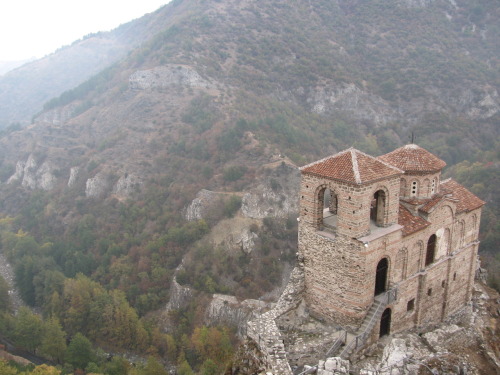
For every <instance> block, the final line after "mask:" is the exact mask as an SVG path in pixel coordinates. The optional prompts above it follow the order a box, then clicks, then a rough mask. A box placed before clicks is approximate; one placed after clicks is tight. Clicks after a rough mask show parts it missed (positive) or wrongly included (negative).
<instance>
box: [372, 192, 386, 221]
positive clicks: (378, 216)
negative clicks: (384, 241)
mask: <svg viewBox="0 0 500 375" xmlns="http://www.w3.org/2000/svg"><path fill="white" fill-rule="evenodd" d="M388 217H389V190H388V189H387V188H386V187H385V186H378V187H377V188H376V189H374V193H373V195H372V199H371V201H370V219H371V220H373V222H374V223H375V225H377V226H379V227H383V226H386V225H387V222H388Z"/></svg>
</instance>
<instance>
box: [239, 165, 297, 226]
mask: <svg viewBox="0 0 500 375" xmlns="http://www.w3.org/2000/svg"><path fill="white" fill-rule="evenodd" d="M299 186H300V172H299V170H298V169H297V168H295V167H293V166H291V165H289V164H285V163H282V164H281V166H279V167H278V168H276V169H275V170H274V171H273V173H272V174H271V175H270V176H269V178H268V179H267V180H265V181H264V182H263V183H261V184H259V185H258V186H257V187H256V188H254V189H252V190H251V191H249V192H248V193H246V194H245V195H244V196H243V200H242V203H241V210H242V212H243V215H244V216H246V217H250V218H254V219H263V218H266V217H281V218H286V217H288V216H289V215H290V214H293V213H296V212H298V210H299V201H298V196H299Z"/></svg>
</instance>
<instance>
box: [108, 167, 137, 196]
mask: <svg viewBox="0 0 500 375" xmlns="http://www.w3.org/2000/svg"><path fill="white" fill-rule="evenodd" d="M142 184H143V181H142V180H141V179H140V178H139V177H138V176H135V175H132V174H128V173H126V174H125V175H123V176H121V177H120V179H119V180H118V182H117V183H116V185H115V186H114V187H113V194H114V195H116V196H117V197H120V198H128V197H130V196H131V195H132V194H133V193H134V192H137V191H138V190H139V189H140V187H141V186H142Z"/></svg>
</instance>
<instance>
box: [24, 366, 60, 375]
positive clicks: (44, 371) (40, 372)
mask: <svg viewBox="0 0 500 375" xmlns="http://www.w3.org/2000/svg"><path fill="white" fill-rule="evenodd" d="M30 374H32V375H59V374H61V371H59V370H58V369H56V368H55V367H52V366H47V365H45V364H44V365H40V366H36V367H35V368H34V369H33V371H32V372H30Z"/></svg>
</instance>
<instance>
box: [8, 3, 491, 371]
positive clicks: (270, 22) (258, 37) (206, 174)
mask: <svg viewBox="0 0 500 375" xmlns="http://www.w3.org/2000/svg"><path fill="white" fill-rule="evenodd" d="M162 12H164V13H162V14H163V16H164V20H165V25H164V27H163V28H160V27H159V23H158V22H160V21H159V20H161V19H162V18H157V23H155V27H154V28H151V29H148V27H150V24H149V23H148V22H142V23H140V22H139V23H138V25H142V27H144V28H145V29H141V30H140V33H141V35H154V36H152V37H151V38H149V39H148V40H147V41H145V42H143V43H142V44H141V45H140V46H138V47H137V48H135V49H133V50H131V52H130V53H129V54H128V55H127V56H125V57H124V58H123V59H122V60H120V61H117V62H116V63H114V64H113V65H111V66H109V67H107V68H106V69H105V70H103V71H101V72H100V73H99V74H97V75H95V76H93V77H92V78H90V79H89V80H88V81H86V82H84V83H82V84H81V85H79V86H77V87H74V88H72V89H71V90H69V91H66V92H64V93H63V94H62V95H61V96H59V97H56V98H53V99H51V100H50V101H47V102H46V103H45V105H44V110H43V111H42V112H41V113H39V114H37V115H36V116H35V118H34V121H33V124H32V125H30V126H28V127H27V128H24V129H21V128H20V127H11V128H9V129H6V130H4V131H3V133H2V136H1V138H0V144H1V146H0V215H1V217H2V222H1V225H2V227H1V246H2V247H1V251H2V253H3V254H4V255H5V256H7V258H8V259H9V261H10V262H11V263H12V265H13V266H14V268H15V278H16V284H17V285H18V287H19V289H20V292H21V295H22V297H23V299H24V300H25V302H26V303H27V304H28V305H30V306H36V307H37V308H38V309H39V310H40V311H41V312H42V315H43V317H44V319H45V320H44V322H43V323H41V322H40V324H42V326H43V325H47V324H50V322H53V324H56V323H55V322H57V325H58V327H59V329H60V330H61V331H62V332H64V335H65V336H66V337H68V338H70V339H74V338H75V337H77V336H76V335H77V334H78V333H80V334H81V335H83V336H84V337H85V338H86V339H88V340H91V342H92V343H93V344H95V345H96V346H99V347H101V348H103V349H104V350H108V351H113V352H129V353H130V352H134V353H137V354H140V355H141V356H143V357H144V358H146V357H147V356H148V355H151V356H154V357H156V358H158V359H161V360H163V361H165V363H168V364H169V365H178V366H179V368H183V369H184V370H183V371H185V372H182V373H186V374H187V373H190V372H189V371H195V372H197V373H207V374H208V373H218V372H217V371H219V372H220V371H222V370H223V369H224V368H225V367H226V366H227V365H228V364H229V363H230V358H231V355H232V350H230V348H231V343H234V342H235V340H236V338H235V331H234V326H233V327H232V326H231V324H229V323H227V324H226V323H224V324H223V325H224V326H212V327H211V328H207V327H206V325H209V324H210V323H211V321H210V318H208V317H207V312H206V307H207V306H208V305H209V304H210V301H211V298H212V294H213V293H223V294H230V295H235V296H237V297H238V298H240V299H244V298H254V299H259V298H261V299H263V300H272V299H273V298H276V295H277V293H278V292H279V288H280V287H281V286H282V281H283V280H282V279H283V277H284V276H285V277H286V275H287V272H289V270H290V268H291V267H292V266H293V264H294V262H295V252H296V236H297V233H296V230H297V224H296V217H297V198H298V193H297V188H298V177H297V174H298V173H297V166H300V165H303V164H305V163H307V162H309V161H312V160H315V159H317V158H321V157H324V156H326V155H329V154H332V153H334V152H338V151H340V150H342V149H343V148H346V147H350V146H354V147H356V148H359V149H360V150H362V151H365V152H368V153H370V154H372V155H375V156H377V155H380V154H382V153H386V152H388V151H391V150H392V149H394V148H396V147H399V146H401V145H403V144H405V143H407V142H408V141H409V137H410V136H411V134H412V133H413V134H414V136H415V137H416V143H418V144H419V145H420V146H422V147H424V148H426V149H427V150H429V151H430V152H432V153H434V154H436V155H438V156H439V157H440V158H442V159H443V160H445V161H446V162H447V163H448V168H447V169H446V170H445V174H446V176H448V177H454V178H455V179H457V180H458V181H459V182H461V183H463V184H464V185H465V186H467V187H468V188H470V189H471V190H472V191H473V192H474V193H475V194H477V195H478V196H479V197H481V198H482V199H484V200H485V201H487V206H486V207H485V209H484V214H483V217H482V223H481V239H482V244H481V250H480V251H481V252H482V254H483V256H484V257H486V258H487V259H488V261H487V262H485V264H486V265H487V266H488V267H489V269H490V275H491V282H492V285H493V286H496V287H497V288H498V285H499V283H500V280H499V279H498V274H499V273H498V269H499V266H498V265H499V263H500V259H499V257H500V255H499V252H498V249H497V246H498V243H499V238H498V233H499V231H498V225H499V224H498V216H499V212H498V207H500V202H499V201H498V196H499V194H496V193H498V188H497V186H498V175H499V173H498V169H499V139H500V138H499V128H500V127H499V120H500V99H499V96H498V88H499V83H500V76H499V74H498V71H499V45H498V40H499V39H500V22H498V21H499V20H500V8H499V7H498V3H497V2H496V1H495V0H476V1H458V0H457V1H456V2H455V1H445V0H434V1H412V0H406V1H405V0H391V1H388V0H375V1H361V0H360V1H348V2H346V1H331V0H318V1H301V2H289V1H268V0H259V1H257V0H245V1H236V0H234V1H233V0H219V1H217V0H205V1H202V0H173V1H172V2H171V3H170V5H169V6H168V7H166V8H163V10H162ZM160 29H161V31H159V30H160ZM157 31H159V32H157ZM30 115H33V114H30ZM197 194H198V195H197ZM193 200H194V201H193ZM174 276H175V278H174ZM179 290H181V291H182V293H180V292H179ZM181 294H182V295H183V296H188V297H186V298H185V299H182V298H180V297H179V295H181ZM0 297H1V294H0ZM174 302H175V303H174ZM177 302H178V303H177ZM181 302H182V303H181ZM167 303H168V305H167ZM174 305H175V306H176V307H175V308H171V306H174ZM165 306H167V308H165ZM16 319H19V317H18V318H16ZM16 319H14V318H12V317H10V315H9V314H8V313H7V314H4V316H3V320H2V324H3V325H2V326H0V332H4V335H6V336H9V337H10V338H12V339H13V340H16V339H17V340H19V337H17V336H16V335H17V333H16V328H15V327H16V326H17V325H18V324H20V323H18V322H16ZM22 325H23V324H21V326H22ZM42 331H43V330H42ZM16 337H17V338H16ZM41 340H42V341H43V335H42V336H41ZM42 341H40V345H42V344H41V343H42ZM212 346H213V347H212ZM27 349H30V350H32V351H37V352H39V353H42V352H43V350H42V347H41V346H40V347H38V346H37V347H36V348H35V347H31V348H27ZM60 360H61V361H62V360H63V359H60ZM66 361H67V360H66ZM89 361H90V360H89ZM96 361H97V360H96ZM90 362H92V361H90ZM97 362H99V361H97ZM92 363H94V362H92ZM86 365H88V364H86ZM68 366H74V367H78V366H79V365H76V364H75V363H70V364H69V365H68ZM96 366H97V367H99V366H101V365H100V364H99V365H97V364H96ZM102 366H104V365H102ZM102 366H101V367H100V368H101V370H102V371H104V372H105V371H108V370H106V369H105V367H102ZM80 367H81V366H80ZM210 369H211V370H210ZM127 371H128V370H127ZM210 371H214V372H210ZM106 373H111V372H109V371H108V372H106Z"/></svg>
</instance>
